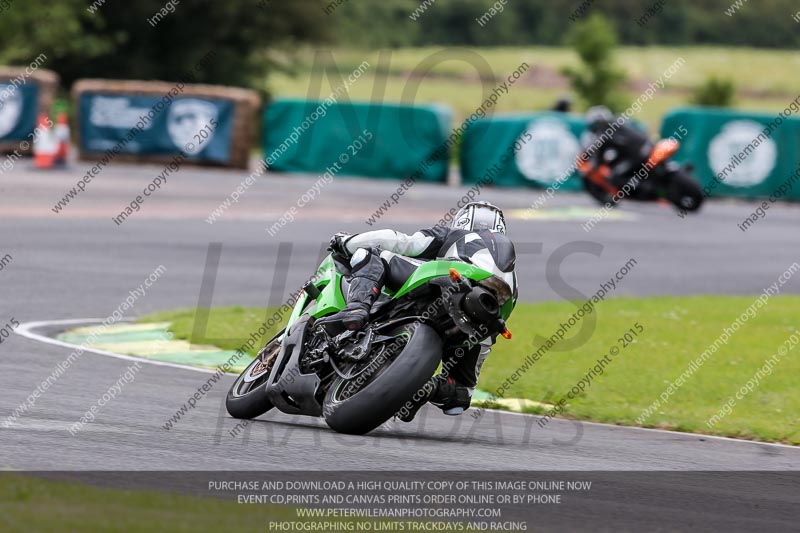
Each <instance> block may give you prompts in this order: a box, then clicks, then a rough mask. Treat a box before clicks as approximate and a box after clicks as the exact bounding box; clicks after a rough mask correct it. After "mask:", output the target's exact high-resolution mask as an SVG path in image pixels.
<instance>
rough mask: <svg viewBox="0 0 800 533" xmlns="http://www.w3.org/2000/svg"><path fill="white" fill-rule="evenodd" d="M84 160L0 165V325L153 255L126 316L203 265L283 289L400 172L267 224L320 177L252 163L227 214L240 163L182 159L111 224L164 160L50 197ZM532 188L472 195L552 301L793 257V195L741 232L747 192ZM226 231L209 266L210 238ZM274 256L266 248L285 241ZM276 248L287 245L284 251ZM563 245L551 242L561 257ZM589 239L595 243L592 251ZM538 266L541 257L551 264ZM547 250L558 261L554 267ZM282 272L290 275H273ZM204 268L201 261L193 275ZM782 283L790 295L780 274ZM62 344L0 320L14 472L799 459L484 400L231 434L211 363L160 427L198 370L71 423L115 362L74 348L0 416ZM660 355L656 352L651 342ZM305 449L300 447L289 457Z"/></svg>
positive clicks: (766, 465)
mask: <svg viewBox="0 0 800 533" xmlns="http://www.w3.org/2000/svg"><path fill="white" fill-rule="evenodd" d="M89 166H90V165H88V164H86V163H74V164H73V165H72V166H71V168H69V169H67V170H61V171H54V172H39V171H34V170H32V169H30V167H29V163H27V162H20V163H18V164H17V165H16V168H15V169H14V170H12V171H10V172H7V173H5V174H3V175H2V176H0V195H1V196H0V198H2V200H0V202H1V204H0V224H2V225H0V228H2V237H1V238H0V257H2V256H3V255H5V254H10V255H11V256H12V257H13V260H12V261H11V262H10V263H8V264H6V265H5V266H4V268H3V269H2V271H0V295H2V296H1V297H0V324H4V323H6V322H7V321H8V320H9V319H11V318H12V317H13V318H14V319H16V320H17V321H19V322H23V323H24V322H29V321H40V320H54V319H69V318H86V317H105V316H107V315H108V314H109V313H111V312H112V311H113V310H114V309H116V308H117V307H118V306H119V305H120V303H121V302H122V301H123V300H124V299H125V298H126V296H127V295H128V294H129V291H131V290H133V289H135V288H136V287H138V286H139V285H140V284H141V283H142V282H143V281H144V279H145V277H147V276H148V274H150V273H151V272H152V271H153V270H154V269H155V268H156V267H157V266H158V265H164V267H166V272H165V273H164V274H163V276H162V277H161V278H160V279H159V280H158V281H157V282H156V284H155V285H154V286H153V287H152V288H151V289H150V290H149V291H148V292H147V294H146V295H145V296H144V297H142V298H141V299H140V300H139V301H137V303H136V305H135V309H133V310H132V311H131V312H130V313H129V315H128V316H130V317H134V316H137V315H142V314H145V313H149V312H152V311H156V310H162V309H171V308H176V307H189V306H194V305H197V303H198V298H199V294H200V288H201V285H202V284H203V279H204V276H205V278H206V280H208V279H212V278H215V279H216V283H215V286H214V292H213V298H212V302H213V305H234V304H236V305H244V306H257V305H265V304H268V303H270V304H274V303H278V302H281V301H283V300H284V299H285V298H286V297H287V296H288V294H289V292H290V291H291V290H293V289H295V288H296V287H297V286H298V285H299V284H300V283H301V282H302V281H303V280H305V279H306V278H307V277H308V276H309V275H310V274H311V273H312V272H313V269H314V267H315V266H316V259H317V257H318V256H319V253H320V245H321V244H322V243H323V242H326V241H327V239H328V237H329V235H330V234H331V233H333V232H334V231H338V230H344V231H352V232H358V231H365V230H367V229H369V226H367V225H366V224H365V222H364V221H365V219H366V218H367V217H369V216H370V215H371V214H372V213H373V212H374V210H375V209H376V208H377V207H378V206H379V205H380V204H381V203H382V202H383V201H384V200H385V199H386V198H387V197H388V196H389V195H390V194H391V193H392V192H394V190H395V188H396V187H397V183H396V182H392V181H385V182H384V181H372V180H370V181H366V180H359V179H347V178H337V179H336V180H334V182H333V183H331V184H329V185H325V186H324V187H323V188H322V191H321V193H320V195H319V198H318V199H316V200H314V201H313V202H312V203H311V204H310V205H308V206H306V207H303V208H302V209H300V210H299V213H298V216H297V220H295V221H294V222H293V223H291V224H289V225H287V226H286V227H284V228H283V229H282V230H281V231H280V232H279V233H278V234H277V235H276V236H274V237H271V236H270V235H269V234H268V233H267V231H266V228H267V227H268V226H270V225H272V224H273V223H274V222H275V220H276V219H277V218H279V217H280V216H281V215H282V214H283V212H284V211H285V210H286V209H287V208H288V207H289V206H290V205H292V204H294V203H295V202H296V201H297V199H298V198H299V197H300V196H301V195H302V194H303V193H304V192H306V191H307V189H308V188H309V187H311V186H312V185H313V184H314V182H315V177H300V176H278V175H267V176H266V177H262V178H259V180H258V182H257V183H256V184H255V185H253V186H252V187H250V188H249V189H248V190H247V191H246V192H245V193H244V195H242V197H241V199H240V201H239V202H238V203H236V204H233V205H232V206H231V208H230V209H228V210H227V212H226V213H225V214H223V215H222V217H221V218H220V219H219V220H217V221H216V222H214V223H213V224H208V223H207V222H206V221H205V219H206V217H208V216H209V215H210V213H211V212H212V211H213V210H214V209H216V208H217V207H218V206H219V204H220V203H221V202H222V201H223V200H224V199H225V198H226V197H227V196H228V195H229V194H230V193H231V192H232V191H233V190H234V189H235V188H236V186H237V185H238V184H239V183H240V182H241V180H242V179H243V178H244V177H245V176H246V173H243V172H235V171H227V170H213V169H210V170H209V169H204V170H201V169H194V168H189V167H185V168H184V169H182V170H181V171H180V172H179V173H178V174H177V175H174V176H171V177H170V178H169V179H168V182H167V184H166V185H164V186H163V187H162V189H161V190H160V191H158V192H156V193H155V195H154V196H153V197H150V198H148V199H147V200H146V202H145V204H144V205H143V206H142V208H141V211H139V212H137V213H135V214H134V215H133V216H131V217H130V219H129V220H126V221H125V222H124V223H123V224H122V225H120V226H117V225H116V224H115V223H114V222H113V221H112V217H113V216H115V215H117V214H118V213H119V212H120V211H121V210H122V209H123V208H124V206H125V205H126V204H127V203H128V202H130V201H131V199H132V198H133V197H134V196H135V195H137V194H140V193H141V190H142V188H143V187H145V186H146V185H147V184H148V183H149V182H150V181H151V180H152V179H153V177H154V176H155V175H156V174H158V173H159V172H160V171H161V167H158V166H131V165H113V166H111V167H109V168H107V169H106V170H105V171H104V172H103V173H102V174H101V175H99V176H98V177H96V178H95V179H94V181H93V182H92V183H91V184H89V186H88V187H87V191H86V192H84V193H83V194H81V195H80V196H79V197H78V198H76V199H74V200H72V202H71V203H70V205H68V206H67V207H66V208H65V209H64V211H63V212H62V213H60V214H56V213H54V212H53V211H52V210H51V207H52V206H53V204H54V203H55V202H56V201H57V200H58V199H59V198H60V197H61V196H62V195H63V194H65V192H66V191H67V190H68V189H69V187H71V186H73V185H74V183H75V182H76V181H77V180H78V179H79V178H80V176H81V175H83V173H84V172H85V171H86V169H87V168H88V167H89ZM466 189H467V188H466V187H461V188H451V187H442V186H434V185H427V184H418V185H416V186H415V187H414V188H413V189H412V190H411V191H410V192H407V193H406V195H405V196H404V197H403V198H402V199H401V200H400V204H399V205H397V206H394V207H392V209H391V210H390V211H389V214H388V215H386V216H385V217H384V218H383V219H382V220H381V223H379V224H376V225H375V226H373V227H387V226H388V227H395V228H398V229H401V230H409V231H411V230H413V229H416V228H419V227H424V226H427V225H431V224H433V223H435V222H436V220H438V219H439V218H440V217H441V216H442V214H443V213H444V212H445V211H446V210H447V209H449V207H451V206H453V205H455V202H456V201H457V200H458V198H459V197H461V195H462V194H463V193H464V191H466ZM537 195H538V192H534V191H512V190H490V191H486V192H484V193H483V194H482V195H481V196H480V197H481V198H485V199H488V200H491V201H493V202H495V203H497V204H499V205H501V206H502V207H504V208H505V209H506V210H507V211H510V212H511V213H512V216H511V217H510V220H509V231H510V236H511V237H512V238H513V239H514V240H515V241H516V242H518V243H527V244H521V245H520V250H521V251H522V253H520V254H519V259H518V267H517V268H518V272H519V279H520V286H521V298H522V299H523V300H525V301H538V300H554V299H563V298H564V297H577V296H576V294H583V295H589V294H592V293H594V292H595V291H596V290H597V289H598V287H599V286H600V284H601V283H603V282H604V281H606V280H608V278H609V277H611V276H612V275H613V274H614V273H615V272H616V271H617V270H618V269H619V268H620V266H622V265H623V264H625V263H626V262H627V261H628V260H629V259H630V258H635V259H636V261H637V265H636V267H635V269H633V270H632V271H631V272H630V273H629V274H628V275H627V276H626V277H625V279H624V280H622V281H621V282H619V284H618V286H617V288H616V289H614V290H613V291H612V294H611V296H645V295H657V294H706V293H724V294H745V295H747V294H751V295H757V294H759V293H760V292H761V291H762V290H763V289H764V288H765V287H766V286H768V285H770V284H771V283H773V282H774V281H776V279H777V277H778V276H779V275H780V274H781V273H782V272H783V271H784V270H786V268H787V267H788V266H789V265H790V264H792V263H793V262H794V261H796V260H798V259H800V251H798V250H797V247H796V246H790V245H789V243H795V244H796V243H797V222H796V221H797V216H798V213H800V211H798V209H799V207H798V206H791V205H786V206H784V205H776V206H774V207H773V208H772V209H770V210H769V211H768V214H767V216H766V218H764V219H763V220H760V221H759V222H758V223H757V224H756V225H755V227H753V228H751V229H750V230H749V231H748V232H747V233H742V232H741V231H740V230H739V229H738V227H737V223H739V222H741V221H742V220H743V219H744V218H745V217H746V216H747V215H748V214H749V213H750V212H751V211H752V210H753V207H754V206H753V205H752V204H750V203H744V202H713V203H710V204H709V205H708V206H707V208H706V209H705V210H704V211H703V212H702V214H701V215H700V216H696V217H688V218H686V219H681V218H679V217H678V216H676V215H675V213H674V211H672V210H671V209H669V208H668V207H665V206H659V205H634V204H629V205H626V206H625V207H624V209H623V212H624V213H625V214H626V215H628V216H629V217H630V219H628V220H623V221H616V220H605V221H603V222H601V223H600V224H599V225H598V226H597V227H595V228H594V229H593V230H592V231H591V232H589V233H587V232H585V231H583V230H582V229H581V223H582V222H583V221H584V219H581V220H523V219H522V214H523V210H524V209H525V208H526V207H528V206H529V205H530V204H531V202H532V201H533V200H534V198H536V196H537ZM575 206H577V207H583V208H586V209H591V208H593V207H594V206H593V204H592V203H591V202H590V201H589V200H588V199H587V198H584V197H582V196H579V195H563V196H557V197H556V198H555V199H553V200H551V201H550V202H549V203H548V206H547V207H548V208H554V209H555V211H553V214H554V215H559V216H561V215H564V214H565V213H567V208H570V207H575ZM217 242H218V243H222V249H221V256H220V261H219V267H218V269H217V271H216V274H215V275H212V274H210V273H209V271H207V268H206V263H207V257H208V251H209V245H210V243H217ZM281 242H283V243H291V245H290V246H291V249H290V250H289V248H287V246H288V244H284V245H283V246H284V248H283V254H282V256H281V257H279V256H278V255H279V254H278V249H279V247H280V246H281V245H280V243H281ZM289 252H290V255H287V254H288V253H289ZM559 253H562V254H563V255H565V256H566V257H565V258H564V259H563V261H559V260H557V257H558V255H559ZM598 254H599V255H598ZM548 264H550V267H551V268H550V270H552V271H553V272H556V273H555V274H554V273H553V272H550V273H549V274H548V269H547V265H548ZM559 265H560V266H559ZM276 266H277V271H278V272H281V271H283V272H287V269H288V272H287V279H286V280H285V282H283V281H282V280H281V278H282V275H278V276H277V277H276V275H275V272H276ZM204 273H205V274H204ZM782 292H783V293H794V294H797V293H800V279H792V280H791V281H790V282H789V283H788V284H786V285H785V286H784V287H783V290H782ZM68 353H69V350H68V349H65V348H63V347H58V346H53V345H48V344H44V343H41V342H37V341H34V340H30V339H26V338H23V337H21V336H19V335H12V336H11V337H10V338H9V339H7V340H5V341H4V342H2V345H0V468H2V469H15V470H16V469H18V470H89V469H91V470H107V469H110V470H240V471H246V470H251V469H257V470H292V469H297V468H302V469H306V470H372V469H381V470H382V469H386V470H415V469H422V470H576V471H585V470H796V469H798V467H799V466H800V449H797V448H792V447H787V446H779V445H768V444H759V443H753V442H744V441H735V440H731V439H720V438H710V437H702V436H697V435H689V434H679V433H672V432H662V431H652V430H643V429H636V428H623V427H615V426H608V425H600V424H590V423H583V424H576V423H573V422H570V421H565V420H553V421H552V422H550V424H548V425H547V427H546V429H540V428H539V427H538V426H536V425H535V424H534V422H535V420H536V419H535V417H530V416H519V415H514V414H508V413H498V412H487V414H486V415H485V416H483V417H482V418H480V419H479V420H477V421H476V420H474V419H472V418H470V417H469V416H462V417H455V418H448V417H444V416H442V415H440V414H438V413H437V412H434V411H432V410H425V411H423V415H422V416H421V417H420V419H419V420H418V421H417V422H415V423H412V424H410V425H401V424H400V423H391V424H389V425H387V426H384V427H382V428H381V429H379V430H377V431H375V432H374V433H373V434H371V435H370V436H367V437H352V436H344V435H337V434H334V433H333V432H331V431H329V430H328V429H327V428H326V427H325V426H324V424H323V423H322V422H320V421H318V420H312V419H306V418H297V417H291V416H287V415H283V414H280V413H270V414H268V415H267V416H265V417H263V418H262V419H259V420H257V421H255V422H253V423H251V424H250V425H249V426H248V427H247V428H246V429H245V431H244V432H243V433H242V434H240V435H238V436H235V437H233V436H231V435H229V433H228V432H229V431H230V430H231V429H232V428H233V427H234V426H235V425H236V423H237V422H236V421H235V420H233V419H230V418H228V417H227V415H226V414H225V413H224V409H223V406H222V404H223V400H224V395H225V393H226V390H227V385H228V383H229V382H230V381H231V380H232V378H227V377H226V378H225V382H224V383H220V384H217V385H216V386H215V387H214V388H213V389H212V390H211V392H210V393H209V394H208V395H207V396H206V397H205V398H203V399H202V400H201V401H200V402H198V404H197V407H196V408H195V409H194V410H192V411H190V414H189V415H188V416H186V417H184V419H183V420H182V421H181V422H179V423H178V424H177V425H176V426H175V427H173V428H172V429H171V430H169V431H167V430H165V429H163V428H162V425H163V424H164V423H165V422H166V420H167V419H168V418H169V416H170V415H172V414H174V412H175V410H176V409H178V408H179V407H180V406H181V404H183V402H185V401H186V399H187V398H188V397H189V396H191V395H192V394H193V393H194V392H195V391H196V390H197V389H198V387H200V386H201V385H202V384H203V383H204V382H205V381H206V379H207V375H206V374H202V373H199V372H195V371H190V370H183V369H177V368H167V367H160V366H152V365H144V366H143V368H142V370H141V371H140V372H139V374H138V375H137V377H136V380H135V381H134V382H133V383H130V384H129V385H126V386H125V388H124V390H123V391H122V393H121V395H120V396H119V397H118V398H117V399H116V400H114V401H112V402H111V403H109V404H108V405H106V406H104V407H103V408H102V410H101V412H100V413H99V415H98V418H97V419H96V420H95V421H94V422H93V423H91V424H89V425H88V426H87V427H85V429H84V430H83V431H81V432H79V433H78V434H77V435H75V436H71V435H70V434H69V433H68V431H67V428H69V426H70V425H71V424H73V423H74V422H75V421H77V420H78V419H79V418H80V416H81V414H83V413H84V412H85V411H86V410H87V409H88V408H89V407H90V406H91V404H92V403H94V402H95V401H96V400H97V399H98V397H100V396H101V395H102V394H103V393H104V392H105V391H107V389H108V388H109V387H110V386H111V385H112V384H113V383H114V382H116V381H117V379H118V378H119V376H120V375H121V374H122V373H123V372H124V371H125V369H126V368H127V367H128V366H130V364H131V363H130V361H124V360H119V359H113V358H109V357H105V356H101V355H95V354H92V353H86V354H84V355H83V356H82V357H81V358H80V360H79V361H78V363H76V364H75V365H73V366H72V367H71V368H70V369H69V370H68V371H67V372H66V373H65V374H64V375H63V376H62V377H61V378H60V379H59V380H58V381H57V382H56V383H55V384H54V385H53V386H52V387H51V388H50V389H49V390H47V391H46V393H45V394H43V395H41V396H40V397H39V398H38V399H37V401H36V404H35V407H34V408H32V409H31V410H30V411H29V412H27V413H26V414H24V415H23V416H22V417H20V418H19V419H18V420H17V421H16V422H14V423H13V424H12V425H11V426H10V427H3V426H2V423H1V422H2V420H5V417H6V416H7V415H8V414H10V413H11V411H12V410H13V409H14V408H15V407H16V406H18V405H19V404H20V403H21V402H24V401H25V399H26V398H27V397H28V395H29V394H31V392H32V391H33V390H34V389H35V388H36V386H37V385H38V384H39V383H40V382H41V380H42V379H43V378H44V377H46V376H47V375H48V374H49V373H50V372H51V371H52V370H53V368H54V367H55V366H56V365H57V364H58V363H59V362H60V361H63V360H64V359H65V357H66V356H67V355H68ZM665 357H668V354H665ZM300 457H302V461H300Z"/></svg>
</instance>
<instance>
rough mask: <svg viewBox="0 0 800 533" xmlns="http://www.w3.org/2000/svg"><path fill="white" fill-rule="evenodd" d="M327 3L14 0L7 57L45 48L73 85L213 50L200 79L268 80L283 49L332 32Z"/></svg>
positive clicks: (19, 59) (183, 61)
mask: <svg viewBox="0 0 800 533" xmlns="http://www.w3.org/2000/svg"><path fill="white" fill-rule="evenodd" d="M327 3H328V2H325V1H324V0H298V1H294V2H284V1H275V0H237V1H236V2H201V1H197V2H189V1H184V2H173V3H172V4H171V5H172V8H173V9H172V10H169V11H167V9H168V8H167V7H166V4H165V2H164V0H137V1H136V2H119V1H118V0H106V1H102V0H60V1H59V2H51V1H48V0H25V2H22V1H21V0H14V3H13V4H12V6H11V8H10V9H8V10H7V11H6V12H4V13H2V16H0V50H2V52H0V57H2V59H4V60H5V61H6V62H11V63H18V64H22V63H25V62H28V61H30V59H31V58H33V57H36V56H37V55H38V54H40V53H44V54H45V55H46V56H47V58H48V62H47V63H46V65H47V66H50V67H53V68H55V70H57V71H58V73H59V74H60V75H61V78H62V80H63V82H64V83H65V84H66V85H70V84H71V83H72V82H73V81H74V80H75V79H77V78H83V77H104V78H119V79H145V80H147V79H158V80H167V81H171V80H177V79H179V78H181V77H182V76H184V75H185V73H187V72H189V71H190V70H191V69H192V68H193V67H194V66H195V65H196V64H197V63H198V61H200V59H202V58H203V57H205V56H206V55H207V54H208V53H209V52H213V54H212V56H211V57H213V60H211V61H209V62H208V63H207V64H205V65H204V66H203V68H202V69H200V70H198V71H197V72H196V73H195V74H196V81H197V82H199V83H216V84H224V85H234V86H242V87H260V86H262V85H263V79H264V76H266V74H267V73H268V72H270V71H271V70H273V69H276V68H282V65H283V64H284V63H287V62H286V61H283V62H282V61H280V57H279V54H277V53H275V52H276V51H277V50H283V51H291V50H292V49H295V48H296V47H297V45H298V44H299V43H302V42H309V41H321V40H324V39H326V38H327V37H329V35H330V33H329V32H328V30H327V28H328V27H329V26H330V24H331V20H330V19H329V17H328V15H326V14H325V12H324V7H325V5H327ZM162 10H164V11H162ZM159 12H161V13H162V15H161V16H158V17H156V15H157V14H158V13H159Z"/></svg>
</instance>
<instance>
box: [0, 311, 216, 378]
mask: <svg viewBox="0 0 800 533" xmlns="http://www.w3.org/2000/svg"><path fill="white" fill-rule="evenodd" d="M103 320H104V319H102V318H70V319H66V320H41V321H37V322H25V323H23V324H20V325H19V326H17V328H16V329H15V330H14V333H16V334H17V335H21V336H22V337H25V338H28V339H33V340H36V341H39V342H44V343H46V344H53V345H55V346H61V347H62V348H70V349H76V348H77V349H82V350H83V351H84V352H91V353H96V354H98V355H105V356H108V357H114V358H116V359H124V360H126V361H140V362H143V363H148V364H151V365H156V366H169V367H172V368H182V369H184V370H192V371H194V372H202V373H204V374H214V373H216V370H210V369H207V368H197V367H194V366H189V365H180V364H177V363H166V362H164V361H155V360H153V359H148V358H146V357H136V356H133V355H123V354H120V353H114V352H108V351H106V350H98V349H97V348H89V347H86V346H83V345H78V344H72V343H70V342H64V341H60V340H58V339H53V338H51V337H47V336H45V335H40V334H38V333H34V331H33V330H35V329H38V328H44V327H48V326H70V325H76V324H86V325H92V322H95V323H101V322H102V321H103Z"/></svg>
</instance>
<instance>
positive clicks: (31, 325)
mask: <svg viewBox="0 0 800 533" xmlns="http://www.w3.org/2000/svg"><path fill="white" fill-rule="evenodd" d="M103 320H104V319H102V318H74V319H66V320H41V321H36V322H24V323H22V324H20V325H19V326H17V328H16V329H15V330H14V333H16V334H18V335H21V336H22V337H26V338H28V339H33V340H37V341H39V342H44V343H47V344H53V345H55V346H61V347H63V348H71V349H75V348H83V350H84V351H86V352H91V353H96V354H98V355H105V356H108V357H114V358H117V359H124V360H126V361H141V362H143V363H147V364H151V365H156V366H168V367H171V368H180V369H183V370H192V371H194V372H203V373H204V374H214V373H215V372H216V370H209V369H205V368H197V367H193V366H188V365H180V364H177V363H165V362H163V361H154V360H152V359H147V358H145V357H134V356H132V355H123V354H118V353H114V352H107V351H105V350H97V349H95V348H87V347H84V346H80V345H77V344H72V343H69V342H63V341H60V340H57V339H53V338H50V337H46V336H44V335H40V334H38V333H34V332H33V330H34V329H38V328H43V327H48V326H70V325H75V324H86V325H92V322H96V323H100V322H102V321H103ZM487 411H497V412H499V413H502V414H505V415H510V416H533V417H537V416H538V415H531V414H527V413H514V412H513V411H502V410H497V409H487ZM553 420H559V421H563V422H573V423H574V422H576V421H574V420H570V419H561V418H555V419H553ZM579 422H580V423H581V424H587V425H592V426H599V427H602V428H605V429H611V428H618V429H621V430H630V429H632V430H638V431H650V432H656V433H667V434H671V435H677V436H681V437H684V438H686V437H696V438H702V439H707V440H721V441H730V442H736V443H739V444H753V445H756V446H777V447H780V448H789V449H792V450H798V449H800V448H798V447H797V446H791V445H789V444H781V443H777V442H760V441H754V440H743V439H734V438H731V437H720V436H717V435H705V434H702V433H687V432H682V431H671V430H668V429H657V428H643V427H639V426H619V425H616V424H602V423H600V422H584V421H582V420H581V421H579Z"/></svg>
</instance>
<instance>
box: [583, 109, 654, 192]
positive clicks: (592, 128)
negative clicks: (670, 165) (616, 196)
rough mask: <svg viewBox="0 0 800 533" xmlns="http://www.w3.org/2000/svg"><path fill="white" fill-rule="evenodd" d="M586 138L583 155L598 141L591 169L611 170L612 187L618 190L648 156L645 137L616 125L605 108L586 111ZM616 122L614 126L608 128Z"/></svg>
mask: <svg viewBox="0 0 800 533" xmlns="http://www.w3.org/2000/svg"><path fill="white" fill-rule="evenodd" d="M585 121H586V130H587V135H586V136H585V137H584V139H583V148H584V152H588V148H589V147H590V146H592V145H595V143H596V142H597V141H598V140H601V142H600V144H599V146H596V151H595V152H594V153H593V154H592V155H591V157H590V159H589V162H590V163H591V165H592V167H593V168H598V167H601V166H603V165H605V166H607V167H608V168H609V169H610V170H611V175H610V177H609V178H608V179H609V182H610V183H611V185H613V186H614V187H616V188H617V189H621V188H622V187H623V186H624V185H625V184H627V183H628V182H629V181H630V180H631V178H632V177H633V175H634V173H635V172H636V171H637V170H638V169H639V168H640V167H642V165H644V163H645V162H646V161H647V158H648V157H649V156H650V150H651V149H652V143H651V142H650V139H649V138H648V136H647V134H646V133H644V132H643V131H641V130H639V129H638V128H636V127H634V126H631V125H630V124H628V123H627V122H622V123H621V124H620V122H619V121H617V119H616V118H615V117H614V114H613V113H611V111H610V110H609V109H608V108H607V107H605V106H594V107H591V108H589V110H588V111H587V112H586V115H585ZM614 122H616V126H611V124H612V123H614Z"/></svg>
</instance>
